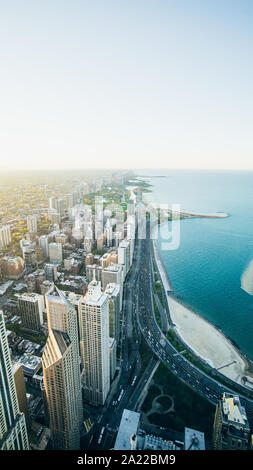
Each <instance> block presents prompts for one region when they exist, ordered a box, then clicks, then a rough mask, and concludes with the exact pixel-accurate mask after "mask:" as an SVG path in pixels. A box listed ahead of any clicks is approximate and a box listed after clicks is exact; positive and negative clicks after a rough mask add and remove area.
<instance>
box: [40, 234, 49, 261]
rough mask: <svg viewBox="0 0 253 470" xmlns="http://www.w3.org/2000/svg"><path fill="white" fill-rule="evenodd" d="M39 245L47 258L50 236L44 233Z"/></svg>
mask: <svg viewBox="0 0 253 470" xmlns="http://www.w3.org/2000/svg"><path fill="white" fill-rule="evenodd" d="M39 245H40V247H41V248H42V250H43V253H44V256H45V258H47V257H48V237H47V235H42V236H41V237H40V238H39Z"/></svg>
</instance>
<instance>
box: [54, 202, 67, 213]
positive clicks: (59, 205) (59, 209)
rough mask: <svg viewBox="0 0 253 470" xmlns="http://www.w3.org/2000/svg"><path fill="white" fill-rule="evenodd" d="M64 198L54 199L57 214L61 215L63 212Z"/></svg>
mask: <svg viewBox="0 0 253 470" xmlns="http://www.w3.org/2000/svg"><path fill="white" fill-rule="evenodd" d="M64 205H65V204H64V199H57V200H56V210H57V212H58V214H60V215H63V214H64Z"/></svg>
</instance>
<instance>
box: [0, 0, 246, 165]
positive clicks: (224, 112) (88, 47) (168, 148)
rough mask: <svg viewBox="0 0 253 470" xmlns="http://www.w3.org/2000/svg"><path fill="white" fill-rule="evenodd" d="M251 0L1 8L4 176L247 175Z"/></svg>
mask: <svg viewBox="0 0 253 470" xmlns="http://www.w3.org/2000/svg"><path fill="white" fill-rule="evenodd" d="M252 24H253V1H252V0H217V1H216V0H43V1H42V0H22V1H20V0H8V1H5V2H1V13H0V170H3V169H18V168H23V169H24V168H25V169H26V168H30V169H35V168H39V169H40V168H43V169H46V168H52V169H55V168H58V167H59V166H61V167H62V168H63V169H65V168H85V167H88V168H91V167H92V168H95V167H98V168H99V167H114V168H141V167H149V168H151V167H157V168H165V167H166V168H232V169H235V168H251V169H253V132H252V131H253V129H252V127H253V76H252V75H253V74H252V72H253V27H252Z"/></svg>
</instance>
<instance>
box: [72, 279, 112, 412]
mask: <svg viewBox="0 0 253 470" xmlns="http://www.w3.org/2000/svg"><path fill="white" fill-rule="evenodd" d="M79 322H80V337H81V341H80V347H81V358H82V364H83V367H84V373H85V389H84V392H85V398H86V400H88V401H89V402H90V403H91V404H93V405H95V406H97V405H103V404H104V403H105V400H106V397H107V395H108V392H109V388H110V361H109V347H108V344H109V301H108V296H107V295H106V294H104V293H102V291H101V283H100V282H99V281H96V280H93V281H92V282H91V283H90V284H89V286H88V292H87V294H86V296H85V297H84V298H83V300H82V302H81V304H80V311H79Z"/></svg>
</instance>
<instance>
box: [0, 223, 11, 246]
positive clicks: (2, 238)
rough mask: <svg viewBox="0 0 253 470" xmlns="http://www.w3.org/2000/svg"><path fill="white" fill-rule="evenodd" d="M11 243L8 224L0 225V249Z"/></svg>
mask: <svg viewBox="0 0 253 470" xmlns="http://www.w3.org/2000/svg"><path fill="white" fill-rule="evenodd" d="M10 243H11V229H10V226H9V225H5V226H4V227H0V249H1V248H5V247H6V246H8V245H9V244H10Z"/></svg>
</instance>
